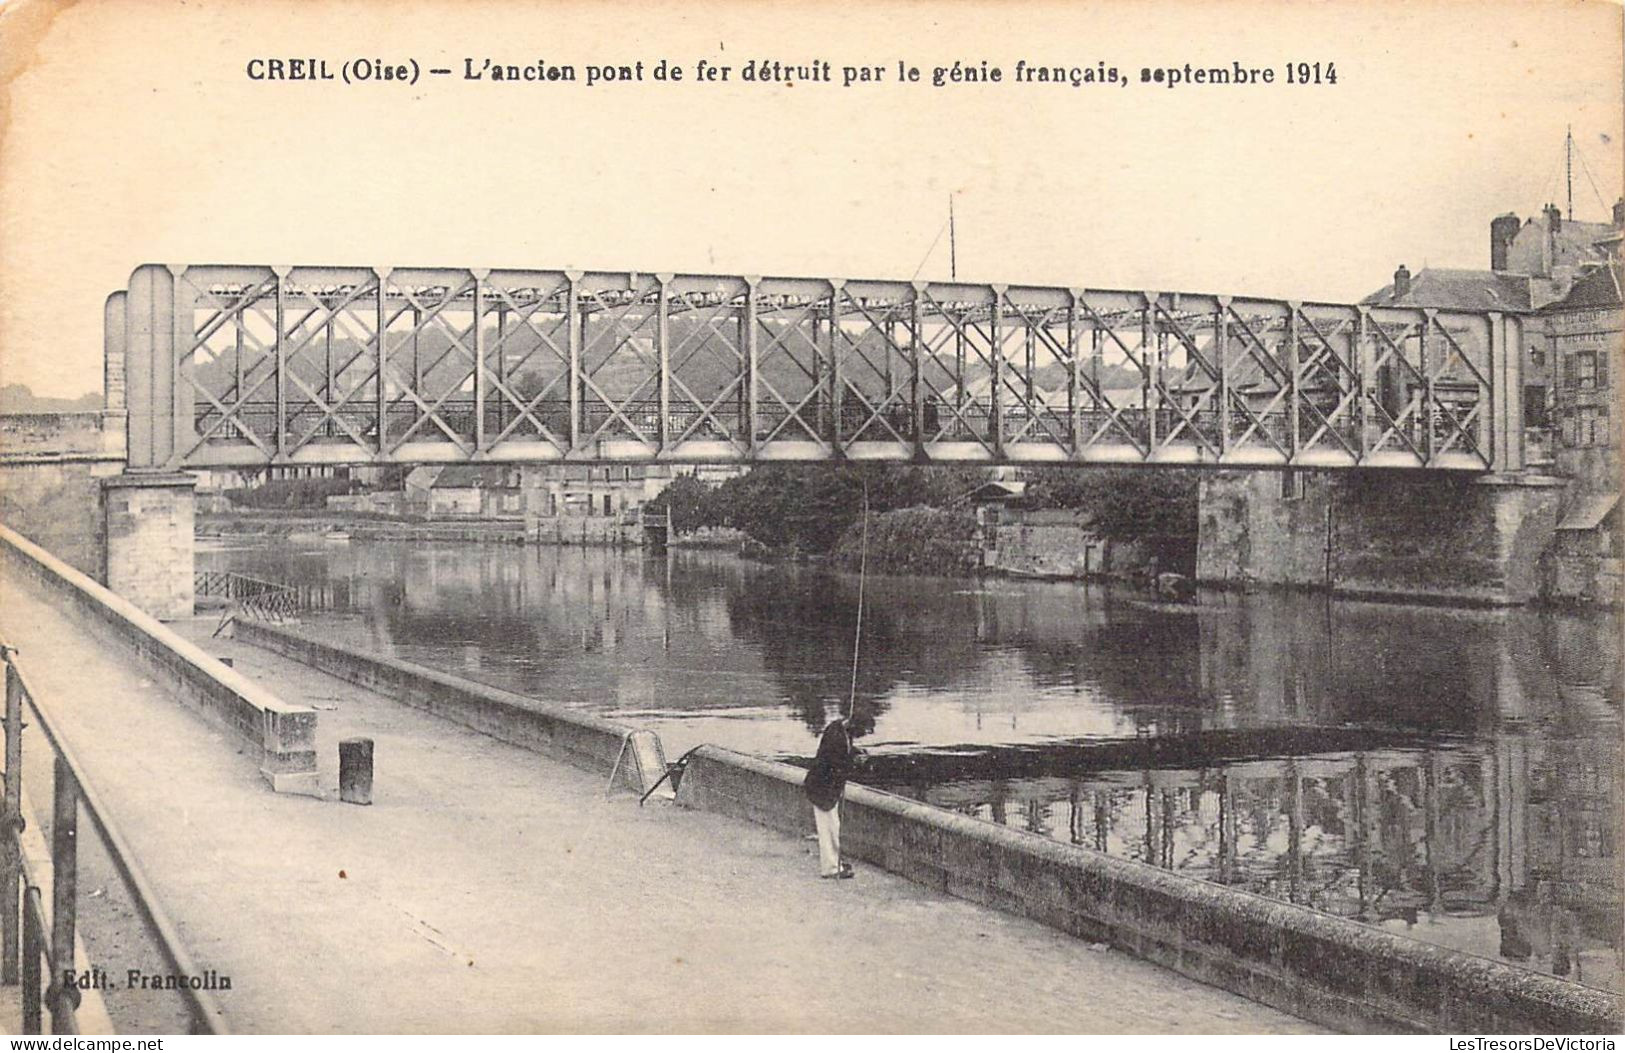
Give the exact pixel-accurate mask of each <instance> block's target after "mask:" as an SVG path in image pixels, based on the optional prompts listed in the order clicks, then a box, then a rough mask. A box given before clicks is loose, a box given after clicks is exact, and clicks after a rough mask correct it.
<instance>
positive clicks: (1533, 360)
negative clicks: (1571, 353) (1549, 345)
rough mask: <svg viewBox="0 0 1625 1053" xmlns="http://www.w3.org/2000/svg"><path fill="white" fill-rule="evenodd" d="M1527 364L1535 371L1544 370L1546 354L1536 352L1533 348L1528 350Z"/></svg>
mask: <svg viewBox="0 0 1625 1053" xmlns="http://www.w3.org/2000/svg"><path fill="white" fill-rule="evenodd" d="M1529 364H1530V365H1531V366H1533V367H1534V368H1536V369H1545V368H1546V352H1544V351H1537V350H1536V349H1535V348H1532V347H1531V348H1530V349H1529Z"/></svg>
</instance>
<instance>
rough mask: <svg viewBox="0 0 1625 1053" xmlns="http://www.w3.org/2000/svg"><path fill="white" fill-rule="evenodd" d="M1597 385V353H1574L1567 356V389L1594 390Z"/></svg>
mask: <svg viewBox="0 0 1625 1053" xmlns="http://www.w3.org/2000/svg"><path fill="white" fill-rule="evenodd" d="M1598 386H1599V385H1598V384H1597V353H1596V352H1595V351H1576V352H1575V353H1574V354H1572V355H1570V356H1569V387H1571V388H1595V387H1598Z"/></svg>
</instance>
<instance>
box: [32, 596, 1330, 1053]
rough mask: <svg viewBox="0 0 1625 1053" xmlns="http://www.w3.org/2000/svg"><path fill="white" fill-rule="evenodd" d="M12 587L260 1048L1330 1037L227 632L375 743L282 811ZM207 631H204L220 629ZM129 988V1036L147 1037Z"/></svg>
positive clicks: (219, 649) (78, 743) (71, 713)
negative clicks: (338, 790) (355, 783)
mask: <svg viewBox="0 0 1625 1053" xmlns="http://www.w3.org/2000/svg"><path fill="white" fill-rule="evenodd" d="M0 588H3V589H4V593H5V596H6V602H5V604H4V606H3V608H0V631H3V632H4V633H5V634H6V635H7V636H8V637H9V638H10V639H12V640H13V641H14V642H15V643H16V644H17V645H18V646H19V647H21V649H22V652H23V654H24V655H25V656H26V659H27V661H28V662H29V665H30V668H31V670H33V671H34V672H35V675H36V677H37V680H38V682H39V686H40V687H41V688H42V691H43V693H46V694H47V696H48V698H49V699H50V700H53V701H55V702H56V706H55V708H56V711H57V714H58V717H59V719H60V721H61V722H62V724H63V725H64V727H65V730H66V733H67V734H68V735H69V736H71V739H72V741H73V743H74V745H75V747H76V748H77V749H78V752H79V754H80V756H81V758H82V759H83V761H84V763H85V764H86V766H87V768H88V770H89V771H90V772H91V773H92V777H93V779H95V780H96V782H97V783H98V785H99V788H100V789H101V791H102V793H103V795H104V798H105V799H106V800H107V801H108V802H109V803H110V804H111V805H112V806H113V808H114V809H115V810H116V813H117V816H116V817H117V820H118V821H119V822H120V823H121V824H122V825H123V827H124V829H125V831H126V832H127V834H128V835H129V836H130V838H131V839H132V841H133V842H134V844H135V845H136V846H137V851H138V852H139V853H140V854H141V856H142V860H143V862H144V864H145V866H146V869H147V871H148V873H149V875H150V877H151V878H152V879H153V882H154V884H155V886H156V887H157V889H158V891H159V894H160V895H161V896H162V897H163V899H164V902H165V905H166V907H167V908H168V909H169V911H170V913H171V914H172V916H174V917H175V918H176V920H177V923H178V924H179V926H180V928H181V929H182V936H183V938H184V939H185V940H186V941H187V943H188V944H189V946H190V948H191V950H192V952H193V955H194V957H195V958H196V959H197V960H198V961H199V963H200V965H201V966H202V967H203V968H206V969H216V970H218V971H219V972H220V973H222V974H225V975H229V976H231V977H232V982H233V986H232V989H231V990H230V991H226V992H217V995H218V996H219V997H220V1000H221V1002H222V1005H223V1007H224V1009H225V1011H226V1012H227V1014H228V1015H229V1017H230V1020H231V1024H232V1027H233V1028H234V1029H235V1030H237V1031H241V1032H266V1031H291V1032H319V1031H347V1032H359V1031H382V1032H396V1031H406V1032H417V1031H427V1030H434V1031H450V1032H463V1031H467V1032H488V1031H509V1030H512V1031H524V1030H593V1031H597V1030H605V1031H620V1030H630V1031H712V1030H723V1031H746V1030H748V1031H792V1030H804V1031H817V1032H822V1031H920V1032H937V1031H989V1030H997V1031H1012V1032H1031V1031H1044V1032H1153V1031H1182V1032H1203V1033H1208V1032H1224V1031H1233V1032H1296V1031H1304V1030H1308V1029H1309V1026H1308V1025H1307V1024H1305V1023H1304V1022H1302V1021H1299V1020H1296V1019H1294V1018H1291V1017H1287V1016H1284V1015H1282V1014H1280V1013H1277V1012H1275V1011H1273V1010H1269V1009H1266V1008H1264V1007H1261V1006H1258V1005H1255V1004H1253V1003H1251V1002H1248V1001H1246V1000H1244V999H1242V998H1239V997H1237V996H1234V995H1230V994H1227V993H1225V992H1222V991H1218V990H1216V989H1213V988H1209V987H1205V986H1203V985H1201V984H1198V983H1195V982H1192V981H1189V980H1186V979H1184V978H1183V977H1180V976H1177V975H1175V974H1172V973H1169V972H1167V971H1165V970H1163V969H1160V968H1157V967H1155V966H1151V965H1148V964H1146V963H1142V962H1139V961H1137V960H1134V959H1132V958H1128V957H1126V956H1124V955H1122V954H1120V953H1117V952H1115V951H1108V952H1104V953H1096V952H1092V951H1090V950H1089V949H1088V948H1087V946H1085V945H1084V944H1082V943H1080V942H1078V941H1077V940H1074V939H1072V938H1070V937H1067V936H1063V935H1061V934H1059V933H1057V932H1055V931H1053V930H1050V929H1047V928H1044V927H1042V926H1039V925H1037V924H1035V923H1032V922H1029V921H1026V920H1023V919H1018V918H1015V917H1011V916H1007V915H1003V914H999V913H996V912H993V911H989V910H986V909H984V908H981V907H978V906H974V905H971V904H968V903H965V902H962V901H958V900H953V899H949V898H947V897H944V896H942V895H939V894H936V893H931V892H928V891H926V890H924V889H921V888H920V887H918V886H915V885H913V884H911V883H909V882H907V881H904V880H902V879H901V878H897V877H894V876H892V875H889V874H885V873H881V872H877V871H873V870H870V869H868V868H864V869H863V870H862V871H861V872H860V874H859V880H857V881H854V882H825V881H819V880H817V879H816V878H815V877H814V876H813V875H814V871H815V863H814V860H813V859H812V858H811V857H810V854H809V853H810V847H811V846H809V845H808V844H806V843H805V842H802V841H797V840H793V839H788V838H785V837H783V836H782V835H779V834H776V833H773V832H770V831H767V830H765V829H761V828H758V827H754V826H750V825H745V824H741V823H738V822H735V821H732V820H728V819H724V818H721V817H718V816H713V815H707V814H702V813H693V812H684V811H677V810H675V809H672V808H670V807H668V806H659V807H655V806H651V807H649V808H645V809H642V810H640V809H638V807H637V806H636V803H635V801H633V800H632V799H630V798H629V797H625V796H622V797H618V798H616V799H614V800H610V801H606V800H604V798H603V786H602V783H601V781H600V780H599V779H598V778H597V777H595V776H591V775H588V774H586V773H583V772H580V771H576V770H574V769H569V768H564V767H561V766H558V765H556V764H554V763H551V762H548V761H546V760H543V759H542V758H539V757H538V756H537V755H535V754H532V753H528V752H525V751H523V750H520V749H518V748H515V747H511V746H508V745H506V744H503V743H499V742H497V741H495V740H492V739H489V738H485V737H483V736H481V735H478V734H476V733H474V732H471V731H468V730H465V729H463V728H461V727H458V726H455V725H452V724H448V723H445V722H442V721H439V720H437V719H435V718H433V717H430V716H428V715H426V714H423V713H420V712H418V711H416V710H412V709H409V708H406V707H404V706H400V705H396V704H394V703H392V702H390V701H388V700H387V699H385V698H382V697H380V696H378V695H374V694H371V693H368V692H365V691H362V690H360V689H358V688H355V687H353V686H351V685H348V684H345V683H342V682H340V681H336V680H333V679H331V678H329V677H326V676H324V675H322V674H319V673H316V672H314V671H312V670H309V669H307V668H305V667H303V666H300V665H297V664H295V663H292V662H289V661H287V660H285V659H282V658H279V657H277V656H274V655H270V654H268V653H265V652H262V651H258V650H256V649H253V648H250V647H247V646H244V645H238V644H234V643H231V642H229V641H213V642H210V646H211V647H212V648H213V649H214V653H216V654H221V655H232V656H234V657H235V659H236V666H237V669H238V670H239V671H241V672H243V673H245V674H246V675H248V676H250V677H252V678H254V679H256V680H259V681H261V682H262V683H265V684H267V685H269V686H271V687H272V688H273V690H275V691H276V692H278V693H279V694H280V695H282V697H284V698H286V699H287V700H288V701H290V702H292V701H298V702H303V703H306V704H309V705H313V706H316V707H319V708H320V709H321V710H322V712H321V729H322V730H321V742H320V747H321V758H322V762H323V764H324V765H326V766H327V767H326V769H325V770H324V777H325V779H326V781H327V785H328V786H329V788H330V789H331V787H332V786H334V785H336V772H335V771H333V770H332V768H333V766H334V765H335V764H336V753H337V751H336V748H335V741H336V739H337V738H339V737H341V736H344V735H353V734H366V735H370V736H372V737H373V738H374V739H375V740H376V742H377V751H378V752H377V756H378V761H377V772H378V775H377V784H376V789H375V798H374V799H375V802H376V803H375V804H374V805H373V806H372V807H371V808H357V807H351V806H345V805H340V804H338V803H335V802H333V801H317V800H312V799H309V798H295V797H279V796H275V795H273V794H271V793H270V792H269V791H268V790H266V789H265V788H264V787H263V785H262V783H261V780H260V777H259V775H258V773H257V771H256V768H255V763H254V760H253V759H252V758H249V757H245V756H242V755H239V754H238V753H237V752H236V750H235V748H234V747H232V746H231V745H229V744H228V743H227V741H226V740H225V739H224V738H223V737H222V736H221V734H220V733H218V732H217V731H215V730H214V729H212V728H211V727H210V726H208V725H206V724H205V723H203V722H202V720H201V719H200V718H197V717H195V716H193V715H192V714H191V713H190V712H189V711H186V710H184V709H182V708H181V707H180V706H179V705H178V704H176V703H174V702H173V701H171V700H170V699H168V698H166V697H165V696H164V693H163V692H162V691H161V690H160V689H159V688H158V687H156V686H155V685H154V684H153V683H152V682H151V681H150V680H149V679H148V678H146V677H145V676H143V675H141V674H139V673H137V672H135V671H133V670H132V669H130V668H128V667H127V666H126V665H125V664H124V660H123V657H122V656H119V655H114V654H109V653H108V651H107V647H106V645H105V644H104V643H102V642H101V641H99V640H97V639H94V638H91V637H90V636H89V635H88V634H86V633H85V632H83V631H81V630H80V629H79V628H78V627H77V626H76V625H75V624H73V623H72V622H70V621H69V619H68V618H67V616H66V615H65V614H63V613H62V612H59V611H57V610H54V609H52V607H51V606H50V605H49V604H47V603H46V602H43V601H42V600H41V599H40V598H39V597H37V596H36V595H33V594H32V593H31V592H30V591H29V589H28V587H27V586H25V585H23V584H21V583H20V582H17V581H15V580H11V579H6V580H0ZM182 628H183V631H185V632H187V633H189V634H191V635H192V636H193V637H194V638H197V639H199V640H206V638H207V635H208V632H209V630H210V629H212V628H213V622H212V621H209V622H207V623H204V622H198V623H195V624H193V625H191V626H183V627H182ZM63 699H72V700H73V704H72V705H68V704H65V703H64V702H62V701H60V700H63ZM132 743H139V744H140V745H139V748H132V747H131V744H132ZM809 827H810V824H809ZM341 872H343V875H344V876H343V877H341V876H340V873H341ZM87 943H88V944H89V945H90V949H91V954H92V955H93V956H96V955H97V944H98V940H97V939H95V938H94V934H92V933H87ZM103 946H105V942H103ZM102 964H104V967H110V968H111V971H112V972H113V973H114V975H115V976H117V975H121V970H122V969H123V968H126V967H138V966H142V965H145V964H147V963H144V962H129V963H126V962H122V961H104V962H103V963H102ZM1080 992H1087V996H1083V997H1080V994H1079V993H1080ZM121 993H122V992H119V991H113V992H110V994H109V998H108V1008H109V1011H110V1012H111V1013H112V1014H113V1017H114V1020H115V1022H119V1023H121V1025H122V1026H123V1027H124V1028H125V1029H127V1030H130V1031H140V1030H143V1029H144V1028H146V1027H149V1026H150V1025H145V1024H144V1023H143V1021H142V1020H141V1018H140V1004H139V1003H135V1004H134V1005H132V1001H133V1000H132V999H131V998H128V997H120V995H121Z"/></svg>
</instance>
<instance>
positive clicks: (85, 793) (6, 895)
mask: <svg viewBox="0 0 1625 1053" xmlns="http://www.w3.org/2000/svg"><path fill="white" fill-rule="evenodd" d="M0 661H3V662H4V664H5V680H6V698H5V707H6V708H5V725H4V726H5V737H6V746H5V765H6V767H5V773H4V783H5V796H4V812H3V814H0V939H3V941H4V946H3V947H0V984H4V985H7V986H14V985H16V984H18V983H19V981H20V982H21V984H22V1012H23V1020H22V1023H23V1032H24V1033H25V1034H31V1035H37V1034H41V1033H42V1031H41V1027H42V1024H43V1016H44V1012H46V1011H49V1013H50V1016H51V1032H52V1033H53V1034H58V1035H73V1034H78V1033H79V1023H78V1017H77V1010H78V1007H79V1002H80V993H79V990H78V988H76V987H74V986H71V985H69V984H67V983H65V982H64V981H65V978H66V977H68V976H70V975H72V974H74V973H75V972H77V969H76V968H75V962H74V945H75V935H76V925H77V919H78V915H79V880H78V879H79V840H78V837H79V814H80V812H81V811H83V812H84V815H85V817H86V818H87V819H89V820H90V823H89V826H90V828H91V829H92V830H93V831H94V832H95V834H96V836H97V839H98V840H99V841H100V843H101V847H102V850H103V851H104V852H105V853H106V856H107V859H108V861H109V862H110V863H111V864H112V866H113V868H114V870H115V871H116V872H117V873H118V876H119V878H120V880H121V881H122V882H123V884H124V887H125V889H126V890H127V891H128V892H129V896H130V901H131V904H132V905H133V906H134V908H135V912H136V914H137V915H138V916H139V917H140V920H141V923H142V925H143V926H144V927H145V929H146V930H147V933H148V934H149V935H150V936H151V938H152V941H153V944H154V946H155V947H156V948H157V950H158V952H159V954H160V955H161V956H162V958H163V959H164V962H165V964H166V965H167V966H168V968H169V969H170V970H171V972H173V973H174V974H176V975H181V976H202V975H204V974H203V973H202V971H201V970H199V969H198V968H197V967H196V966H195V965H194V964H193V961H192V956H191V955H190V954H189V953H188V952H187V950H186V948H185V947H184V946H183V945H182V943H181V941H180V937H179V935H178V934H177V930H176V928H175V925H174V923H173V922H172V921H170V919H169V916H168V915H167V914H166V913H165V912H164V910H163V908H162V907H161V906H160V905H159V903H158V899H157V896H156V895H155V894H154V892H153V889H152V884H151V882H150V881H148V879H147V877H146V874H145V873H144V872H143V870H142V868H141V865H140V864H139V863H138V862H137V860H136V857H135V854H134V852H132V851H131V849H130V846H129V842H128V841H127V840H126V839H125V838H124V835H123V834H122V833H121V832H120V831H119V829H118V827H117V826H116V825H115V824H114V823H113V820H112V818H111V816H110V815H109V814H108V812H107V810H106V808H105V806H104V805H103V803H102V798H101V795H100V794H98V793H97V792H96V790H95V789H94V788H93V787H92V786H91V784H90V782H89V780H88V779H87V778H86V776H85V772H84V768H83V767H82V766H81V765H80V764H79V762H78V761H77V760H76V759H75V757H74V754H73V751H72V750H71V749H70V748H69V746H68V743H67V741H66V739H64V738H63V736H62V732H61V730H60V729H59V728H58V726H57V724H56V722H55V721H54V720H53V719H52V718H51V716H50V714H49V712H48V711H47V709H46V708H45V707H44V706H43V705H42V704H41V702H40V698H39V694H38V692H36V691H35V690H34V689H33V688H32V687H31V686H30V685H29V682H28V676H27V674H26V673H24V671H23V668H22V666H21V665H20V664H19V662H18V660H17V652H16V650H15V649H13V648H11V647H8V646H6V645H5V644H0ZM25 709H27V710H28V711H30V712H31V713H32V716H33V722H32V724H26V723H24V721H23V712H24V710H25ZM30 726H32V727H37V728H38V729H39V731H40V732H41V733H42V734H43V736H44V741H45V743H46V744H47V745H48V746H49V747H50V750H51V754H52V758H53V792H52V809H51V824H50V855H51V875H52V878H51V915H50V917H49V918H48V919H47V918H46V916H45V906H44V897H43V896H42V894H41V892H40V889H39V886H38V885H37V884H36V881H37V879H38V877H39V875H37V874H34V873H33V872H32V867H30V866H29V864H28V862H27V860H26V859H25V858H24V855H23V848H22V833H23V830H24V829H25V818H24V816H23V810H22V789H23V787H22V773H23V749H22V747H23V729H24V728H26V727H30ZM19 893H20V896H19ZM19 937H20V942H21V955H20V957H19V954H18V950H19ZM42 963H43V964H44V966H45V968H46V970H47V971H46V973H45V974H44V976H43V977H42V975H41V964H42ZM42 981H44V982H43V983H42ZM177 990H178V993H179V994H180V997H181V998H182V999H183V1000H184V1002H185V1008H186V1014H187V1017H188V1018H189V1020H190V1024H191V1030H192V1033H193V1034H211V1035H213V1034H224V1033H227V1031H228V1028H227V1026H226V1021H225V1017H224V1015H223V1014H222V1013H221V1010H220V1007H219V1005H218V1004H217V1003H216V1002H215V1001H214V998H213V997H212V996H211V995H210V994H208V993H207V992H206V991H202V990H193V989H191V988H189V987H186V986H181V987H179V988H178V989H177Z"/></svg>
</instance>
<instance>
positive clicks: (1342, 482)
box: [1196, 471, 1568, 605]
mask: <svg viewBox="0 0 1625 1053" xmlns="http://www.w3.org/2000/svg"><path fill="white" fill-rule="evenodd" d="M1567 486H1568V481H1567V480H1565V479H1561V478H1557V477H1554V476H1549V475H1541V474H1536V473H1533V472H1517V473H1511V472H1509V473H1491V474H1485V475H1479V476H1463V475H1457V474H1443V473H1400V472H1375V471H1373V472H1347V473H1342V474H1338V475H1332V474H1330V473H1315V474H1310V473H1290V472H1289V473H1284V474H1283V473H1265V472H1247V473H1242V472H1215V473H1213V474H1212V475H1209V476H1205V477H1204V478H1203V480H1202V482H1201V486H1200V523H1199V540H1198V545H1197V563H1196V575H1197V577H1198V578H1199V579H1202V580H1204V581H1207V582H1209V583H1213V584H1253V583H1256V584H1261V585H1286V586H1300V587H1311V588H1324V589H1328V590H1331V591H1334V592H1339V593H1344V594H1350V595H1366V596H1373V597H1384V598H1390V599H1406V598H1409V599H1419V600H1424V601H1435V602H1452V603H1482V604H1492V605H1510V604H1520V603H1527V602H1529V601H1532V600H1535V599H1538V598H1540V597H1541V596H1542V594H1543V593H1544V592H1545V591H1546V588H1545V586H1546V582H1545V581H1544V578H1545V577H1546V575H1547V574H1549V573H1550V572H1549V569H1548V567H1547V562H1548V558H1549V557H1548V554H1549V552H1550V550H1551V547H1552V544H1553V540H1554V538H1555V536H1556V530H1557V523H1558V512H1559V506H1560V504H1561V502H1562V499H1563V494H1564V492H1565V489H1566V488H1567Z"/></svg>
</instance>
